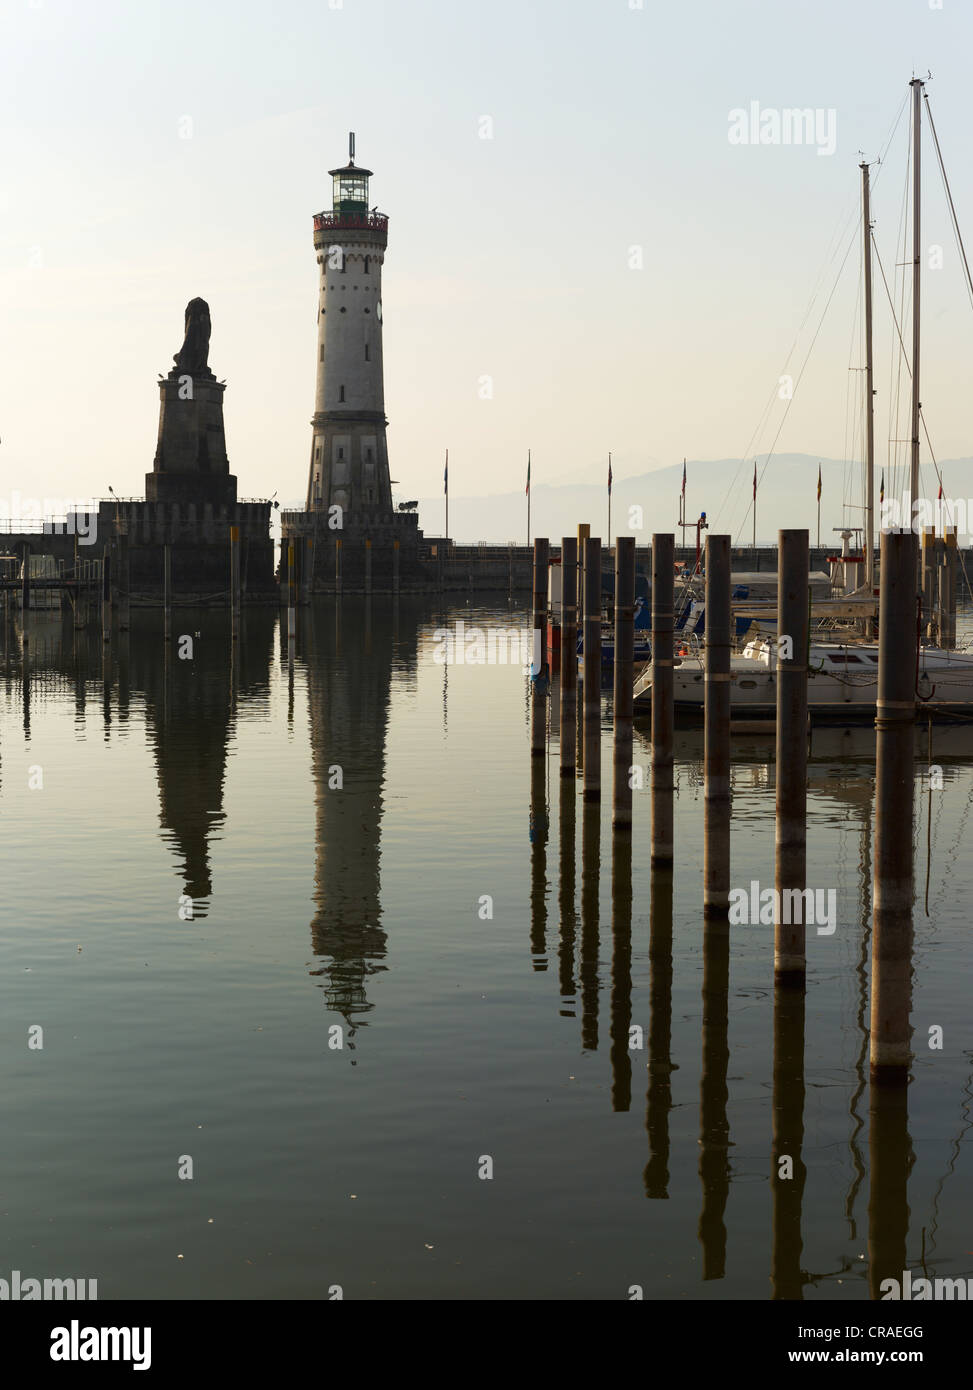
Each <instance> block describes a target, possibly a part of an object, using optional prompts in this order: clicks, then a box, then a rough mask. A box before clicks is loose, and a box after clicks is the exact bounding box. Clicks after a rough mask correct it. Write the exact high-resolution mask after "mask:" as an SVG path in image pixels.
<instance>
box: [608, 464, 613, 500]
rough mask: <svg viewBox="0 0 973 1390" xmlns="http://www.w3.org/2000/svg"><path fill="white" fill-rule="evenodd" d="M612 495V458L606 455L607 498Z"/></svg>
mask: <svg viewBox="0 0 973 1390" xmlns="http://www.w3.org/2000/svg"><path fill="white" fill-rule="evenodd" d="M611 495H612V456H611V454H609V455H608V496H609V497H611Z"/></svg>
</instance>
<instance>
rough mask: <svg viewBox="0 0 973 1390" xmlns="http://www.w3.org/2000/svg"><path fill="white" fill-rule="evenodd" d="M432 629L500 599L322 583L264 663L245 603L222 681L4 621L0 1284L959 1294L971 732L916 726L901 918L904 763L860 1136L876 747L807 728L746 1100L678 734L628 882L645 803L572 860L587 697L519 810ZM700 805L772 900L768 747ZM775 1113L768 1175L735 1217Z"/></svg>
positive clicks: (758, 1176)
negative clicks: (904, 1022)
mask: <svg viewBox="0 0 973 1390" xmlns="http://www.w3.org/2000/svg"><path fill="white" fill-rule="evenodd" d="M458 618H463V619H464V621H466V622H467V623H468V624H472V623H475V624H477V625H478V626H480V627H484V628H486V627H490V626H501V627H509V626H511V624H512V623H517V624H521V625H526V624H527V621H528V614H527V612H526V610H525V609H524V607H523V605H522V604H520V603H517V604H514V605H512V606H511V605H508V604H507V603H505V602H503V601H497V600H495V599H493V598H491V599H490V600H489V601H488V602H485V603H483V604H479V603H477V602H471V603H469V604H467V603H465V602H460V601H455V600H452V601H448V602H447V605H446V608H445V610H442V609H441V608H440V606H439V604H438V602H436V601H432V600H430V601H419V600H412V599H408V600H407V599H402V600H400V602H399V603H398V605H397V606H396V608H395V609H393V607H392V605H391V602H390V600H388V599H386V598H381V599H379V598H375V599H374V600H372V602H371V604H370V605H367V604H366V602H365V601H364V600H362V599H353V598H345V599H343V600H342V601H341V602H340V604H338V605H337V606H336V605H335V604H334V603H332V602H327V601H323V600H322V601H320V602H318V603H316V604H315V605H314V607H313V608H312V609H311V610H305V611H302V612H300V614H299V626H298V636H297V644H296V655H295V658H294V660H293V662H292V663H289V662H288V659H287V651H286V640H285V641H284V644H283V646H282V645H281V635H280V629H279V625H278V614H277V612H276V610H273V609H269V610H267V611H266V612H263V611H259V610H253V611H251V612H248V613H247V614H246V617H245V631H244V636H243V640H242V642H241V644H240V647H241V650H240V653H239V655H238V657H237V658H236V660H235V661H234V659H233V658H232V657H231V646H232V644H231V642H230V635H229V629H228V623H227V620H226V619H225V617H224V615H222V614H215V615H214V614H205V613H198V612H177V613H176V615H175V617H174V625H173V630H174V633H175V634H177V635H179V634H183V633H187V634H190V635H193V636H194V655H193V658H192V660H180V659H178V656H177V654H176V650H174V651H173V653H172V655H171V656H170V657H169V658H168V660H167V659H166V658H165V655H164V643H163V641H162V630H161V618H160V616H159V615H158V614H157V613H149V614H145V613H139V612H134V613H133V628H132V631H131V633H130V634H128V635H127V636H123V637H122V638H121V640H117V639H116V640H115V641H113V643H112V645H111V648H110V654H109V656H108V657H107V658H106V657H105V656H104V654H103V648H102V643H101V641H100V637H99V636H98V635H97V634H95V633H94V632H93V631H92V632H89V633H86V634H76V633H75V632H74V631H73V629H72V628H71V626H70V625H69V624H68V625H62V622H61V619H60V618H59V617H57V616H54V615H50V616H48V615H45V614H36V615H34V616H33V619H32V645H31V648H30V655H29V658H28V662H27V676H26V678H25V675H24V671H23V668H22V664H21V660H20V651H19V643H16V644H15V643H14V642H13V640H12V644H11V648H10V651H9V653H8V654H7V655H6V656H5V659H4V663H3V667H2V669H3V673H4V675H3V680H2V683H0V829H2V835H3V844H4V861H3V862H4V873H3V899H2V901H3V931H2V933H0V1042H2V1046H0V1086H2V1094H3V1096H4V1109H5V1124H4V1129H3V1139H2V1141H0V1275H2V1276H3V1277H9V1271H11V1270H13V1269H19V1270H20V1271H21V1273H22V1274H23V1275H24V1276H26V1275H28V1274H30V1275H34V1276H36V1277H44V1276H49V1277H68V1276H74V1277H79V1278H80V1277H87V1278H96V1279H97V1280H98V1292H99V1297H100V1298H102V1299H111V1298H123V1297H134V1298H173V1299H175V1298H264V1299H265V1298H327V1297H328V1296H329V1289H331V1288H332V1287H333V1286H336V1285H337V1286H340V1287H341V1289H342V1290H343V1294H344V1297H345V1298H358V1299H361V1298H447V1299H448V1298H457V1299H462V1298H513V1299H530V1298H578V1299H583V1298H599V1299H624V1298H627V1297H629V1296H630V1295H629V1290H630V1288H631V1287H632V1286H633V1285H639V1286H641V1288H642V1289H643V1291H644V1296H645V1297H646V1298H658V1299H686V1300H691V1299H709V1298H715V1299H756V1300H759V1299H767V1298H770V1297H772V1296H773V1295H774V1294H775V1293H776V1294H778V1295H783V1296H788V1297H803V1298H805V1299H822V1298H827V1299H842V1300H856V1299H865V1298H868V1297H869V1271H870V1269H872V1272H873V1274H874V1269H875V1267H876V1263H877V1262H881V1261H884V1262H886V1263H887V1264H888V1270H887V1272H888V1273H897V1272H898V1270H897V1268H896V1262H897V1261H899V1259H900V1255H901V1254H904V1255H905V1258H906V1261H907V1267H909V1268H910V1269H912V1270H913V1273H914V1274H916V1273H921V1271H922V1266H923V1264H924V1265H925V1268H926V1270H927V1272H928V1273H929V1274H930V1275H935V1276H939V1277H950V1278H955V1277H959V1276H963V1277H971V1276H973V1248H971V1247H973V1185H971V1183H970V1178H971V1175H973V1164H971V1159H970V1145H969V1142H967V1141H968V1138H969V1128H970V1126H971V1124H973V1031H971V1029H970V1025H969V1005H968V994H969V986H968V983H967V980H968V976H964V966H965V967H966V969H967V970H968V950H969V946H968V940H969V931H970V915H969V910H968V902H969V895H970V893H971V892H973V868H971V865H970V861H969V860H968V859H967V857H966V853H965V850H966V846H967V844H968V842H969V836H970V833H971V818H970V813H971V807H973V731H971V732H967V731H966V730H965V729H959V730H955V729H952V730H949V731H937V732H936V733H935V735H934V761H935V762H936V763H938V764H940V765H941V766H942V768H943V787H942V790H935V791H933V792H932V794H931V815H932V861H931V871H930V886H929V913H928V915H927V914H926V911H925V908H924V905H923V893H924V881H925V874H926V815H927V782H926V780H925V779H924V778H923V777H922V776H920V774H921V772H922V769H923V766H924V763H923V762H917V815H916V824H915V840H916V856H917V857H916V866H917V892H918V902H917V907H916V914H915V930H916V950H915V981H914V1004H913V1023H914V1027H915V1029H916V1033H915V1038H914V1047H915V1050H916V1062H915V1067H914V1080H913V1082H912V1084H911V1085H910V1087H909V1089H908V1097H907V1107H908V1109H907V1113H905V1112H904V1111H902V1112H899V1113H894V1107H893V1113H891V1114H890V1115H886V1116H884V1117H879V1118H878V1119H876V1118H875V1117H872V1118H871V1119H870V1115H869V1087H868V1061H867V1032H866V1029H867V1020H868V1006H867V1000H868V934H869V927H870V909H869V897H870V872H871V836H872V831H871V824H870V821H871V815H872V809H873V794H874V780H873V778H874V765H873V757H874V735H873V734H872V733H871V732H870V731H868V730H857V731H854V732H848V731H844V730H827V731H816V732H815V735H814V738H813V742H812V758H811V765H810V782H809V797H808V818H809V844H808V882H809V884H812V885H818V886H825V885H826V886H833V887H834V888H835V889H836V890H837V904H838V917H837V921H838V926H837V931H836V932H835V934H834V935H833V936H830V937H827V936H818V935H816V934H814V933H813V931H809V933H808V956H809V976H808V992H807V996H806V1003H805V1009H804V1017H803V1019H801V1018H800V1017H799V1016H795V1015H794V1014H793V1011H790V1012H789V1011H788V1009H787V1008H786V1007H779V1008H778V1010H777V1030H778V1044H779V1046H780V1049H781V1058H782V1063H781V1067H780V1071H779V1075H778V1085H777V1094H776V1101H775V1088H774V1034H775V1000H774V991H773V981H772V966H773V940H772V934H773V929H772V928H767V927H753V926H749V927H734V928H732V929H731V932H730V937H729V950H728V952H724V951H721V948H720V945H719V942H715V943H714V942H712V941H709V942H708V943H707V946H706V950H705V951H704V942H707V938H706V936H705V935H704V928H703V923H702V914H701V901H702V820H703V804H702V736H701V734H700V733H698V732H694V731H691V730H686V731H684V732H680V733H677V744H676V759H677V763H676V777H677V800H676V855H677V867H676V873H675V876H674V881H673V882H672V883H671V885H670V884H668V883H667V882H666V880H664V879H660V878H657V879H655V880H653V878H652V876H651V875H650V872H649V867H648V842H649V831H650V817H649V792H648V791H647V790H646V791H644V792H639V791H636V793H635V828H634V834H633V836H632V841H631V850H630V852H629V854H628V856H626V854H625V852H624V850H622V851H616V852H615V853H613V846H612V838H611V831H610V794H609V793H610V788H609V786H608V779H609V776H610V768H611V759H610V739H611V730H610V701H609V700H607V699H606V700H605V702H604V740H605V743H604V750H603V775H604V777H605V779H606V781H605V786H606V795H605V800H604V802H603V805H602V808H601V812H600V815H599V814H598V812H597V811H596V812H594V813H592V812H591V811H590V809H587V808H585V807H583V805H582V802H581V798H580V793H579V787H578V786H574V785H573V784H571V783H570V782H569V783H568V784H567V787H566V789H565V788H564V787H563V786H562V783H561V779H560V778H559V776H558V766H557V752H556V719H555V729H554V744H553V756H552V757H551V758H550V759H549V760H548V763H547V766H546V768H544V769H543V771H542V772H541V773H540V774H539V775H537V774H535V776H534V778H533V785H532V774H531V760H530V757H529V753H528V725H527V716H528V703H527V702H528V686H527V681H526V679H525V676H524V673H523V670H522V669H521V668H520V667H518V666H499V665H498V666H442V665H438V664H437V663H436V662H435V660H434V649H435V642H434V636H433V634H434V632H435V630H436V629H437V628H441V627H444V626H448V625H451V624H452V623H453V622H455V621H456V620H457V619H458ZM15 646H16V649H15ZM173 647H174V648H177V643H173ZM649 757H650V749H649V744H648V738H647V728H646V726H645V724H644V722H642V721H639V724H638V726H637V733H636V761H637V762H638V763H640V764H641V765H642V766H643V767H644V768H645V769H646V771H647V769H648V764H649ZM924 757H925V750H924V738H923V758H924ZM338 768H340V769H341V774H340V775H341V778H342V779H343V785H342V786H341V787H340V788H339V787H337V786H336V785H334V783H335V782H336V780H337V773H336V769H338ZM37 769H40V770H41V776H42V778H43V787H42V788H38V789H31V786H30V782H31V781H32V780H33V781H34V782H36V781H37V780H38V774H37ZM647 781H648V778H647V776H646V783H647ZM733 796H734V802H733V805H734V820H733V826H734V836H733V848H732V855H733V859H732V865H733V868H732V875H733V877H732V881H733V883H734V884H740V885H749V883H750V882H751V880H753V879H757V880H759V881H760V882H761V883H762V884H768V883H769V884H772V882H773V854H774V764H773V749H772V747H771V746H770V745H769V744H768V742H767V741H766V740H764V739H760V738H748V739H745V740H744V739H741V740H739V742H738V744H737V745H735V762H734V769H733ZM562 868H563V872H562ZM627 883H628V884H630V892H629V893H626V884H627ZM484 895H489V896H490V897H491V898H492V901H493V915H492V919H489V920H482V919H481V911H480V907H479V904H480V902H481V900H482V898H483V896H484ZM186 897H189V898H191V899H192V902H193V917H192V919H191V920H184V919H183V918H181V917H180V905H181V906H182V910H183V912H184V913H185V912H186V910H187V907H186V903H185V901H183V902H182V904H181V903H180V900H181V899H185V898H186ZM704 968H705V974H704ZM704 983H705V985H706V990H705V993H706V1002H705V1011H704ZM704 1012H705V1017H704ZM36 1025H40V1026H41V1027H42V1028H43V1049H36V1048H34V1049H32V1048H29V1047H28V1045H27V1041H28V1030H29V1029H31V1028H32V1027H34V1026H36ZM632 1025H638V1026H639V1027H641V1029H642V1030H643V1033H644V1037H643V1039H642V1042H643V1045H642V1046H641V1047H638V1046H634V1047H632V1046H629V1043H630V1041H631V1040H632V1038H631V1035H630V1032H629V1030H630V1027H631V1026H632ZM934 1025H939V1026H941V1027H942V1029H943V1046H942V1049H941V1050H931V1049H930V1048H929V1047H928V1045H927V1038H928V1035H929V1029H930V1028H931V1027H933V1026H934ZM336 1028H337V1029H340V1030H341V1031H340V1034H338V1033H337V1032H336ZM339 1037H340V1041H341V1042H342V1044H343V1045H342V1046H341V1047H340V1048H338V1047H336V1046H335V1045H334V1044H335V1042H336V1041H337V1040H338V1039H339ZM802 1037H803V1068H802V1066H801V1039H802ZM635 1041H636V1042H637V1041H638V1038H637V1037H636V1039H635ZM650 1060H651V1065H649V1062H650ZM802 1074H803V1083H802ZM775 1123H776V1125H777V1129H778V1136H779V1137H780V1138H782V1140H786V1143H787V1146H788V1149H787V1151H788V1152H791V1153H796V1155H797V1160H798V1168H799V1173H800V1174H801V1176H800V1177H799V1180H798V1181H797V1182H795V1184H794V1185H793V1186H792V1187H789V1188H786V1189H783V1192H784V1195H783V1196H781V1195H780V1191H781V1189H780V1188H779V1186H778V1187H777V1191H778V1196H777V1198H776V1203H777V1205H776V1212H775V1184H773V1183H772V1180H771V1174H772V1171H773V1155H774V1153H775V1152H780V1150H781V1144H780V1143H778V1144H777V1146H776V1148H775V1142H774V1130H775ZM484 1156H489V1157H490V1159H491V1160H492V1164H493V1176H492V1179H489V1180H484V1179H482V1178H481V1177H480V1176H479V1174H480V1171H481V1169H482V1166H483V1158H484ZM186 1157H189V1158H191V1159H192V1165H193V1176H192V1179H191V1180H184V1179H181V1178H180V1176H179V1172H180V1165H181V1164H182V1166H183V1168H185V1167H186V1164H185V1158H186ZM802 1165H803V1167H802ZM878 1165H880V1168H881V1171H880V1178H881V1181H876V1183H875V1184H874V1187H875V1190H874V1191H873V1192H872V1212H871V1217H870V1212H869V1201H870V1190H871V1188H872V1187H873V1183H872V1179H873V1177H874V1176H875V1172H876V1168H877V1166H878ZM804 1170H806V1171H804ZM802 1187H803V1190H802ZM899 1267H901V1266H899Z"/></svg>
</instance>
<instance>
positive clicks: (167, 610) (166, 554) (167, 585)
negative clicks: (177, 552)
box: [162, 545, 172, 642]
mask: <svg viewBox="0 0 973 1390" xmlns="http://www.w3.org/2000/svg"><path fill="white" fill-rule="evenodd" d="M162 613H163V617H162V628H163V637H164V640H165V641H166V642H171V641H172V547H171V546H169V545H167V546H166V547H165V550H164V551H163V556H162Z"/></svg>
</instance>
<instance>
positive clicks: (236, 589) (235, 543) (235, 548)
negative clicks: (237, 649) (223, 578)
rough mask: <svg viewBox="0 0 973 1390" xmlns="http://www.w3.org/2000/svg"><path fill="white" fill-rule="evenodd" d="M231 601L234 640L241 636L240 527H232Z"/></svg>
mask: <svg viewBox="0 0 973 1390" xmlns="http://www.w3.org/2000/svg"><path fill="white" fill-rule="evenodd" d="M230 603H231V605H232V629H233V637H232V640H233V641H234V642H236V641H237V640H238V639H239V636H240V528H239V526H231V527H230Z"/></svg>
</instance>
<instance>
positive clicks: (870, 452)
mask: <svg viewBox="0 0 973 1390" xmlns="http://www.w3.org/2000/svg"><path fill="white" fill-rule="evenodd" d="M861 171H862V235H863V237H864V256H865V261H864V265H865V584H866V586H867V588H868V592H869V594H871V592H872V590H873V588H874V587H875V553H874V550H873V544H874V539H875V407H874V391H873V389H872V224H871V217H870V212H869V201H868V194H869V189H868V164H867V162H866V161H865V160H862V164H861Z"/></svg>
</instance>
